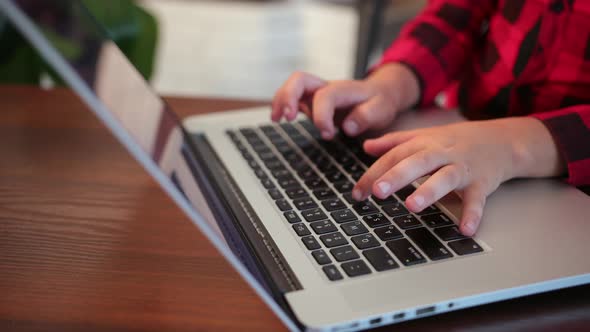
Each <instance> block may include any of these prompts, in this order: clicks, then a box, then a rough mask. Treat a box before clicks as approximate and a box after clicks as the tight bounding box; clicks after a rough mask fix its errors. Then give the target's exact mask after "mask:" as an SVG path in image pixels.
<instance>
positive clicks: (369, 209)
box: [352, 200, 379, 216]
mask: <svg viewBox="0 0 590 332" xmlns="http://www.w3.org/2000/svg"><path fill="white" fill-rule="evenodd" d="M352 207H353V208H354V210H355V211H356V212H357V213H358V214H360V215H361V216H364V215H367V214H373V213H377V212H379V210H377V208H376V207H375V205H373V203H371V202H369V201H367V200H365V201H362V202H356V203H354V205H353V206H352Z"/></svg>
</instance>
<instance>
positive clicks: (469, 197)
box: [459, 183, 487, 236]
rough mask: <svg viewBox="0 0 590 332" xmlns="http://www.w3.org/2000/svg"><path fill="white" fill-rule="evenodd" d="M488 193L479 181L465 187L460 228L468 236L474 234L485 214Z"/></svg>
mask: <svg viewBox="0 0 590 332" xmlns="http://www.w3.org/2000/svg"><path fill="white" fill-rule="evenodd" d="M486 197H487V194H486V192H485V190H483V187H482V186H481V185H479V184H477V183H474V184H472V185H470V186H469V187H467V188H465V190H464V192H463V216H462V217H461V225H460V226H459V229H460V230H461V233H462V234H463V235H466V236H473V234H475V231H477V228H478V227H479V224H480V223H481V216H482V215H483V208H484V206H485V204H486Z"/></svg>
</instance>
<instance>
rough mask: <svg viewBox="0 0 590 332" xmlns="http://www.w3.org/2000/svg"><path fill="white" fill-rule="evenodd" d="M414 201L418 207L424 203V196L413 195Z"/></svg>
mask: <svg viewBox="0 0 590 332" xmlns="http://www.w3.org/2000/svg"><path fill="white" fill-rule="evenodd" d="M414 203H416V206H418V207H419V208H420V207H422V205H424V197H422V196H414Z"/></svg>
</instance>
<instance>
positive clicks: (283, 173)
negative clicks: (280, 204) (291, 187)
mask: <svg viewBox="0 0 590 332" xmlns="http://www.w3.org/2000/svg"><path fill="white" fill-rule="evenodd" d="M270 173H271V174H272V176H273V177H274V178H275V179H280V178H283V177H285V176H290V175H291V172H290V171H288V170H287V169H284V168H283V169H275V170H273V171H271V172H270Z"/></svg>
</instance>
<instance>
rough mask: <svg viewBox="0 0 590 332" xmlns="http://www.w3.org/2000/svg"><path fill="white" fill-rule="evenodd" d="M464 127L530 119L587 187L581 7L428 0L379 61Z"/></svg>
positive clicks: (584, 0)
mask: <svg viewBox="0 0 590 332" xmlns="http://www.w3.org/2000/svg"><path fill="white" fill-rule="evenodd" d="M389 62H401V63H404V64H406V65H407V66H409V67H410V68H411V69H412V70H413V71H414V73H415V74H416V75H417V77H418V79H419V81H420V85H421V97H420V102H419V106H424V107H426V106H431V105H432V104H433V102H434V99H435V97H436V96H437V95H438V94H439V93H440V92H442V91H445V92H446V96H447V102H446V103H447V105H448V106H450V107H456V106H459V107H460V108H461V109H462V111H463V112H464V114H465V115H466V116H467V117H468V118H470V119H491V118H497V117H505V116H520V115H530V116H534V117H536V118H538V119H540V120H542V121H543V123H544V124H545V125H546V127H547V128H548V129H549V131H550V132H551V134H552V135H553V138H554V139H555V141H556V142H557V145H558V147H559V149H560V152H561V154H562V156H563V157H564V159H565V161H566V162H567V169H568V181H569V182H570V183H571V184H573V185H577V186H580V185H590V0H430V1H429V4H428V5H427V6H426V8H425V9H424V10H423V11H422V13H420V14H419V15H418V16H417V17H416V18H415V19H414V20H413V21H411V22H410V23H408V24H407V25H406V26H405V27H404V29H403V31H402V33H401V36H400V38H399V39H398V40H396V41H395V42H394V44H393V45H392V46H391V47H390V48H389V49H388V50H387V51H386V52H385V54H384V56H383V59H382V61H381V64H385V63H389Z"/></svg>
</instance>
